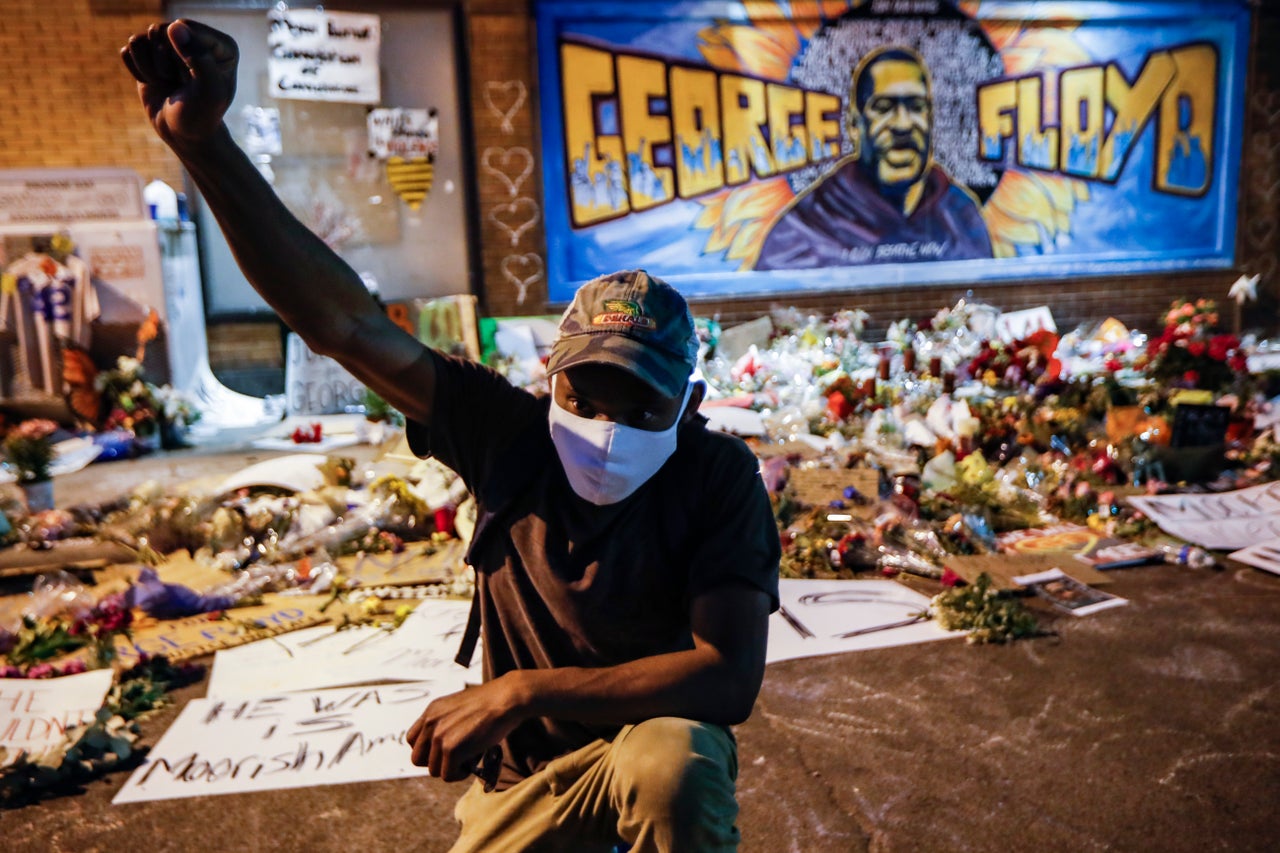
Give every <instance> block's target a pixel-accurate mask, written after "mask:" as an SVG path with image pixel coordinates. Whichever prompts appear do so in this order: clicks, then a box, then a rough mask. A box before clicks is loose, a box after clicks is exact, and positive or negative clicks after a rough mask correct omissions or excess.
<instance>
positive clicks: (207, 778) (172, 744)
mask: <svg viewBox="0 0 1280 853" xmlns="http://www.w3.org/2000/svg"><path fill="white" fill-rule="evenodd" d="M441 693H442V691H439V690H438V689H437V687H436V685H434V684H432V683H430V682H418V683H407V684H395V685H391V686H379V687H355V688H343V689H339V690H317V691H311V692H307V693H293V694H275V695H272V694H268V695H263V696H258V697H251V698H237V699H228V700H219V699H194V700H192V701H191V702H190V703H188V704H187V706H186V707H185V708H183V709H182V713H181V714H179V715H178V719H176V720H175V721H174V722H173V725H172V726H170V727H169V730H168V731H167V732H165V733H164V735H163V736H162V737H161V738H160V741H159V742H158V743H157V744H156V745H155V746H154V747H153V748H152V749H151V751H150V752H149V753H148V755H147V759H146V761H145V762H143V764H142V766H141V767H139V768H138V769H137V770H136V771H135V772H134V774H133V775H132V776H131V777H129V780H128V781H127V782H125V784H124V787H122V788H121V789H120V793H118V794H117V795H116V797H115V799H114V800H112V802H113V803H138V802H145V801H148V800H171V799H177V798H181V797H198V796H209V795H213V794H231V793H243V792H246V791H267V790H273V789H278V788H302V787H309V786H312V785H333V784H341V783H346V782H366V781H372V780H375V779H396V778H407V777H411V776H425V775H427V770H426V768H425V767H414V766H413V764H412V763H411V762H410V760H409V747H408V745H407V744H406V742H405V733H406V732H407V731H408V729H409V726H410V725H412V724H413V721H414V720H415V719H417V717H418V715H419V714H420V713H422V709H423V708H425V707H426V706H427V704H428V703H429V702H430V701H431V700H432V699H434V698H436V697H437V696H439V695H441Z"/></svg>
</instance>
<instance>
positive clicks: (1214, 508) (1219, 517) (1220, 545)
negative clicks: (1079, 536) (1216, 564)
mask: <svg viewBox="0 0 1280 853" xmlns="http://www.w3.org/2000/svg"><path fill="white" fill-rule="evenodd" d="M1125 500H1127V501H1128V502H1129V504H1130V505H1131V506H1133V507H1134V508H1135V509H1138V510H1141V511H1142V513H1143V514H1145V515H1146V516H1147V517H1148V518H1150V519H1151V520H1152V521H1154V522H1155V523H1156V524H1158V525H1159V526H1160V529H1161V530H1163V531H1164V532H1165V533H1168V534H1170V535H1171V536H1176V537H1178V538H1179V539H1183V540H1185V541H1187V542H1193V543H1195V544H1196V545H1200V546H1201V547H1204V548H1214V549H1222V550H1235V549H1237V548H1248V547H1249V546H1250V545H1256V544H1257V543H1259V542H1263V541H1266V540H1269V539H1275V538H1276V537H1277V536H1280V482H1274V483H1264V484H1263V485H1260V486H1251V487H1249V488H1247V489H1237V490H1235V491H1233V492H1219V493H1217V494H1171V495H1138V496H1135V497H1130V498H1126V499H1125Z"/></svg>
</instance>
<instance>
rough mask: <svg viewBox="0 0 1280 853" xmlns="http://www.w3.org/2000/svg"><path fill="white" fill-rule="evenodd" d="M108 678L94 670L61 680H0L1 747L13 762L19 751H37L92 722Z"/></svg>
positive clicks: (108, 684)
mask: <svg viewBox="0 0 1280 853" xmlns="http://www.w3.org/2000/svg"><path fill="white" fill-rule="evenodd" d="M111 675H112V671H111V670H110V669H95V670H91V671H89V672H82V673H80V674H78V675H64V676H62V677H61V678H0V747H4V748H5V749H8V750H10V751H11V755H10V759H11V760H12V759H16V758H17V757H18V752H19V751H20V750H26V751H28V752H38V751H40V750H41V749H44V748H45V747H48V746H52V745H53V744H55V743H57V742H58V741H60V740H62V736H63V735H64V734H66V731H67V729H68V728H70V727H71V726H78V725H82V724H84V723H88V722H92V721H93V718H94V715H96V714H97V713H98V709H99V708H101V707H102V700H103V699H104V698H106V695H107V690H108V689H110V687H111ZM6 763H7V762H6Z"/></svg>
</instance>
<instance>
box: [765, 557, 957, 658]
mask: <svg viewBox="0 0 1280 853" xmlns="http://www.w3.org/2000/svg"><path fill="white" fill-rule="evenodd" d="M778 597H779V599H780V600H781V604H782V606H781V607H780V608H779V610H778V612H776V613H774V614H773V615H772V616H770V617H769V619H770V622H769V647H768V651H767V653H766V657H765V660H766V662H767V663H776V662H777V661H782V660H789V659H791V658H801V657H811V656H813V655H829V654H836V653H838V652H853V651H859V650H862V649H878V648H883V647H885V646H899V645H905V644H907V643H923V642H928V641H930V640H944V639H947V638H948V637H958V636H960V634H959V633H954V632H950V631H946V630H944V629H942V628H940V627H938V624H937V623H936V622H934V621H932V620H931V619H927V618H925V617H924V616H923V614H924V612H925V611H926V610H928V608H929V599H928V597H926V596H924V595H921V594H920V593H918V592H915V591H914V590H911V589H907V587H905V586H903V585H902V584H900V583H898V582H897V581H891V580H865V581H847V580H798V579H792V578H787V579H784V580H782V581H781V582H780V583H779V587H778Z"/></svg>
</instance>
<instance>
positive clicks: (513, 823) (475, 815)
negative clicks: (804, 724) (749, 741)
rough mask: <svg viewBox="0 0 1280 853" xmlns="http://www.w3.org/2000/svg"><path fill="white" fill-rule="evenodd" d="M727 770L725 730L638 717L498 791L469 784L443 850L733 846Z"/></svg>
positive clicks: (646, 852)
mask: <svg viewBox="0 0 1280 853" xmlns="http://www.w3.org/2000/svg"><path fill="white" fill-rule="evenodd" d="M737 776H738V751H737V744H736V743H735V741H734V739H733V735H732V734H730V733H729V730H728V729H726V728H724V727H722V726H716V725H711V724H708V723H697V722H693V721H692V720H684V719H679V718H676V717H659V718H656V719H652V720H646V721H644V722H643V723H638V724H636V725H632V726H625V727H624V728H623V729H622V730H621V731H620V732H618V735H617V737H615V738H614V739H613V740H612V741H604V740H598V741H595V742H594V743H591V744H588V745H587V746H584V747H582V748H581V749H579V750H577V751H576V752H571V753H569V754H568V755H563V756H561V757H559V758H557V759H555V760H554V761H552V762H551V763H550V764H548V765H547V766H546V767H544V768H543V769H542V770H540V771H539V772H538V773H536V774H534V775H533V776H530V777H529V778H528V779H525V780H523V781H522V782H520V783H519V784H517V785H514V786H512V787H511V788H508V789H507V790H505V791H493V792H491V793H488V794H486V793H485V792H484V788H483V787H482V786H481V785H480V783H479V782H475V783H473V784H472V785H471V787H470V788H469V789H468V790H467V792H466V793H465V794H463V796H462V799H460V800H459V801H458V805H457V807H456V808H455V809H454V816H455V817H456V818H457V819H458V821H459V822H460V823H461V824H462V833H461V835H460V836H459V837H458V841H457V843H455V844H454V846H453V849H452V851H451V853H473V851H474V853H480V851H484V853H518V851H539V853H542V851H572V853H594V851H600V853H608V851H611V850H613V848H614V846H615V845H617V844H619V842H621V844H623V845H630V847H631V850H632V851H633V853H652V852H653V851H664V853H665V851H677V852H678V851H698V853H702V851H713V853H714V852H715V851H733V850H737V847H738V829H737V827H736V826H735V825H734V822H735V820H736V819H737V816H738V802H737V800H736V799H735V798H734V782H735V780H736V779H737ZM623 849H625V847H624V848H623Z"/></svg>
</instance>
